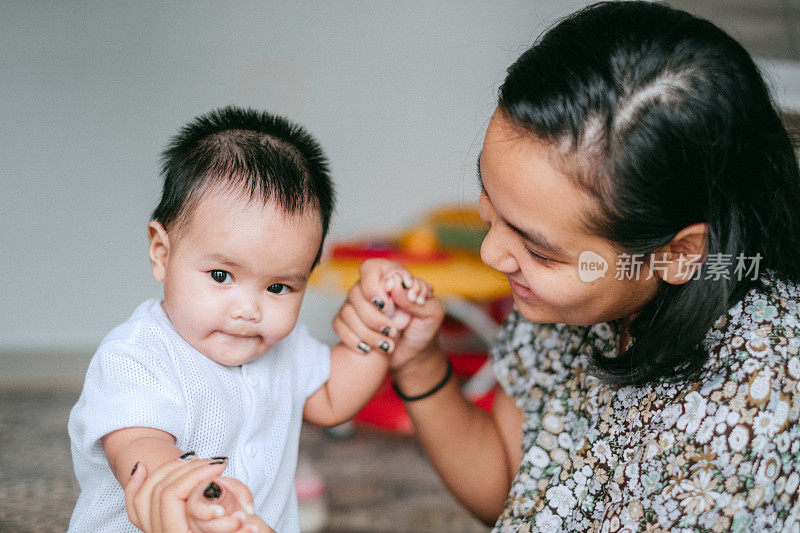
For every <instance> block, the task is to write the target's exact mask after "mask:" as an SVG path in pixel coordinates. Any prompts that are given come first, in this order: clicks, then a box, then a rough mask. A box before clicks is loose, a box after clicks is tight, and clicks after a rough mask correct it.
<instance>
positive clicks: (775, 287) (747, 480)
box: [492, 273, 800, 532]
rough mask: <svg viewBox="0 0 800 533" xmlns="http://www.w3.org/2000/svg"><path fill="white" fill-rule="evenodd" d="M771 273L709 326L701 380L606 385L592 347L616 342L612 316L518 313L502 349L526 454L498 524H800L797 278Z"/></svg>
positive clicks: (706, 527) (496, 355)
mask: <svg viewBox="0 0 800 533" xmlns="http://www.w3.org/2000/svg"><path fill="white" fill-rule="evenodd" d="M761 281H762V282H763V289H752V290H751V291H750V292H748V294H747V295H746V296H745V297H744V299H743V300H742V301H740V302H739V303H737V304H736V305H734V306H733V307H732V308H731V309H730V310H729V311H728V312H727V313H726V314H725V315H723V316H722V317H720V318H719V319H718V320H717V321H716V323H715V324H714V326H713V327H712V328H711V329H710V330H709V332H708V334H707V336H706V338H705V340H704V341H703V345H704V347H705V348H706V349H707V351H708V353H709V358H708V361H707V362H706V364H705V365H704V367H703V370H702V372H701V373H700V374H699V375H698V378H697V379H696V381H692V382H676V381H668V380H662V381H659V382H657V383H654V384H651V385H646V386H641V387H633V386H628V387H622V388H616V389H615V388H612V387H609V386H605V385H603V384H602V383H601V382H600V380H598V379H597V378H595V377H593V376H592V375H591V374H590V373H589V372H588V370H587V369H588V363H589V357H588V354H589V351H590V348H589V346H590V345H593V346H595V347H596V348H597V349H599V350H601V351H602V353H604V354H605V355H607V356H611V357H613V356H614V355H616V348H615V344H616V342H615V339H616V334H615V328H614V325H613V324H612V323H604V324H596V325H593V326H567V325H564V324H533V323H531V322H528V321H527V320H526V319H525V318H524V317H522V316H521V315H520V314H519V313H517V312H516V311H514V312H512V313H511V315H509V317H508V319H507V320H506V322H505V324H504V326H503V329H502V332H501V335H500V340H499V342H498V343H496V345H495V346H494V349H493V352H492V356H493V364H494V370H495V373H496V374H497V377H498V380H499V381H500V384H501V385H502V386H503V388H504V389H505V391H506V392H507V393H508V394H509V395H510V396H511V397H512V398H513V399H514V400H515V401H516V404H517V406H518V407H519V408H520V409H521V410H522V412H523V415H524V424H523V443H522V445H523V457H522V463H521V465H520V468H519V471H518V472H517V475H516V477H515V479H514V481H513V484H512V487H511V492H510V494H509V496H508V500H507V501H506V507H505V511H504V512H503V514H502V516H501V517H500V518H499V519H498V521H497V524H496V525H495V531H498V532H508V531H514V532H517V531H523V532H524V531H545V532H551V531H598V532H599V531H602V532H606V531H609V532H611V531H665V530H668V531H713V532H719V531H798V530H800V503H798V487H799V486H800V424H798V413H800V355H799V352H800V321H798V303H800V287H798V285H797V284H795V283H793V282H786V281H783V280H780V279H777V278H776V277H775V276H773V275H770V274H769V273H767V274H765V275H763V276H762V277H761Z"/></svg>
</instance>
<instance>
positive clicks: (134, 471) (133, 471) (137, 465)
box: [131, 461, 139, 477]
mask: <svg viewBox="0 0 800 533" xmlns="http://www.w3.org/2000/svg"><path fill="white" fill-rule="evenodd" d="M137 468H139V461H136V464H135V465H133V470H131V477H133V475H134V474H135V473H136V469H137Z"/></svg>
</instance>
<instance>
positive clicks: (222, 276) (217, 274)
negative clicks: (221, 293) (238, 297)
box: [208, 270, 233, 283]
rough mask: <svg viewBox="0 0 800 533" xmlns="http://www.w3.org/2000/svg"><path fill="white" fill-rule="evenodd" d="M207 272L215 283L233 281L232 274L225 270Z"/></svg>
mask: <svg viewBox="0 0 800 533" xmlns="http://www.w3.org/2000/svg"><path fill="white" fill-rule="evenodd" d="M208 274H209V275H210V276H211V279H213V280H214V281H216V282H217V283H233V276H231V273H230V272H227V271H225V270H211V271H209V273H208Z"/></svg>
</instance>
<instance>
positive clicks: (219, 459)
mask: <svg viewBox="0 0 800 533" xmlns="http://www.w3.org/2000/svg"><path fill="white" fill-rule="evenodd" d="M227 460H228V458H227V457H212V458H211V463H210V464H212V465H221V464H222V463H224V462H225V461H227Z"/></svg>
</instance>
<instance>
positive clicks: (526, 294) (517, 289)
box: [508, 278, 536, 300]
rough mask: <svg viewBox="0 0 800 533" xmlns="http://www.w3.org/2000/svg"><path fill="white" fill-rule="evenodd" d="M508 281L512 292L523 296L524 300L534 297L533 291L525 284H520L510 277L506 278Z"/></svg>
mask: <svg viewBox="0 0 800 533" xmlns="http://www.w3.org/2000/svg"><path fill="white" fill-rule="evenodd" d="M508 283H509V285H511V290H512V291H513V292H514V294H516V295H517V296H519V297H520V298H523V299H525V300H534V299H536V296H535V295H534V294H533V291H531V290H530V289H529V288H528V287H526V286H525V285H521V284H519V283H517V282H516V281H514V280H513V279H511V278H508Z"/></svg>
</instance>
